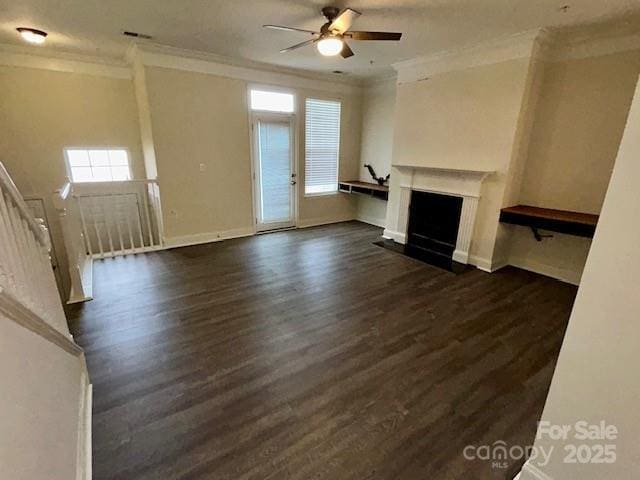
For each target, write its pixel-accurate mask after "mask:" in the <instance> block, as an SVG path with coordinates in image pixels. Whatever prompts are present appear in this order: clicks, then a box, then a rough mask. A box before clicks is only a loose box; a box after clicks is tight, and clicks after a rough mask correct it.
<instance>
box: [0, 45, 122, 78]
mask: <svg viewBox="0 0 640 480" xmlns="http://www.w3.org/2000/svg"><path fill="white" fill-rule="evenodd" d="M0 65H3V66H7V67H24V68H37V69H42V70H51V71H54V72H69V73H82V74H87V75H98V76H102V77H111V78H120V79H129V78H131V76H132V75H131V68H130V67H129V66H128V65H127V63H126V62H125V61H123V60H117V59H110V58H104V57H96V56H91V55H83V54H76V53H68V52H60V51H56V50H51V49H45V48H43V47H26V46H18V45H8V44H0Z"/></svg>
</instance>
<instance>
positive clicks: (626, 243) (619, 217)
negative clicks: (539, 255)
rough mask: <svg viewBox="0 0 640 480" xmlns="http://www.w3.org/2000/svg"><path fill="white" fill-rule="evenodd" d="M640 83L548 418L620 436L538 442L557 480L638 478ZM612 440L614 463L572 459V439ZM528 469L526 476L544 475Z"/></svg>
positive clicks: (552, 390) (545, 414)
mask: <svg viewBox="0 0 640 480" xmlns="http://www.w3.org/2000/svg"><path fill="white" fill-rule="evenodd" d="M638 178H640V84H639V86H638V88H637V89H636V94H635V100H634V102H633V106H632V107H631V112H630V114H629V121H628V124H627V127H626V130H625V133H624V137H623V140H622V144H621V146H620V151H619V153H618V155H617V161H616V163H615V167H614V170H613V177H612V178H611V183H610V185H609V189H608V191H607V194H606V198H605V201H604V206H603V208H602V215H601V217H600V223H599V224H598V228H597V231H596V235H595V237H594V240H593V246H592V248H591V252H590V253H589V258H588V260H587V265H586V267H585V270H584V275H583V279H582V283H581V285H580V289H579V290H578V296H577V298H576V302H575V305H574V308H573V312H572V314H571V319H570V320H569V326H568V328H567V332H566V335H565V339H564V342H563V345H562V349H561V351H560V356H559V358H558V363H557V366H556V370H555V373H554V376H553V380H552V382H551V388H550V391H549V395H548V397H547V402H546V405H545V408H544V412H543V415H542V420H543V421H545V422H550V423H551V424H556V425H574V424H575V422H577V421H580V420H585V421H587V422H589V423H591V424H599V422H600V421H603V420H604V421H605V422H606V424H609V425H614V426H615V427H616V428H617V430H618V432H619V433H618V437H617V438H616V439H615V440H604V441H593V442H592V441H584V440H575V439H574V437H573V433H574V432H575V431H572V432H570V435H569V438H568V440H566V441H553V440H551V439H550V438H549V437H547V436H545V437H543V438H541V439H539V440H537V441H536V446H537V447H544V448H545V449H546V450H547V451H548V449H549V448H550V447H553V448H554V449H555V450H554V453H553V455H552V457H551V462H550V463H549V464H548V465H546V466H539V465H537V464H536V462H535V461H533V462H530V464H532V465H533V466H534V467H539V468H538V470H540V471H542V473H544V474H545V475H546V476H545V477H544V478H552V479H557V480H561V479H562V480H564V479H566V480H578V479H579V480H596V479H603V478H607V479H614V478H615V479H618V480H626V479H629V480H631V479H635V478H638V465H640V451H639V450H638V438H640V416H638V399H639V398H640V376H638V375H637V372H636V370H635V368H634V366H635V365H636V364H637V357H638V350H639V349H640V323H639V322H638V312H640V297H639V296H638V278H640V254H639V253H638V245H639V244H640V190H639V189H638V185H637V183H638ZM582 443H585V444H587V445H593V444H613V445H615V448H616V455H617V459H616V461H615V462H614V463H611V464H594V463H587V464H580V463H574V464H570V463H565V462H564V461H563V459H564V457H565V454H566V452H565V451H564V447H565V445H566V444H578V445H579V444H582ZM531 470H533V469H529V468H528V467H525V471H524V472H523V474H522V476H521V479H520V480H535V479H538V478H542V476H541V475H536V473H537V472H536V471H535V470H533V471H531Z"/></svg>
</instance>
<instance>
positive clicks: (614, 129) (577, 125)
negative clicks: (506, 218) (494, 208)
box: [509, 50, 640, 284]
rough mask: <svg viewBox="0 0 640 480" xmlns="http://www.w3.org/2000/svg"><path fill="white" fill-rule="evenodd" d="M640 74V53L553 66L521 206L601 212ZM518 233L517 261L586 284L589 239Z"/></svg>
mask: <svg viewBox="0 0 640 480" xmlns="http://www.w3.org/2000/svg"><path fill="white" fill-rule="evenodd" d="M638 72H640V52H638V51H637V50H636V51H629V52H621V53H616V54H611V55H605V56H598V57H590V58H583V59H571V60H563V61H557V62H553V63H548V64H547V65H546V66H545V74H544V81H543V86H542V91H541V95H540V101H539V104H538V108H537V112H536V115H535V121H534V124H533V128H532V132H531V142H530V144H529V151H528V155H527V163H526V168H525V171H524V177H523V181H522V188H521V191H520V195H519V198H518V200H517V201H514V202H512V204H514V203H520V204H525V205H534V206H540V207H546V208H557V209H561V210H571V211H579V212H586V213H596V214H597V213H599V212H600V208H601V205H602V201H603V199H604V196H605V193H606V190H607V185H608V183H609V179H610V177H611V170H612V169H613V164H614V161H615V156H616V151H617V147H618V145H619V142H620V138H621V137H622V132H623V129H624V123H625V120H626V116H627V113H628V111H629V105H630V103H631V98H632V96H633V91H634V88H635V81H636V79H637V77H638ZM553 235H554V238H551V239H545V240H544V241H543V242H536V241H535V239H534V238H533V236H532V235H531V232H530V231H529V230H528V229H526V228H522V227H512V228H511V236H512V239H511V246H510V253H509V263H511V264H513V265H516V266H520V267H523V268H528V269H531V270H534V271H538V272H540V273H545V274H547V275H551V276H553V277H555V278H559V279H561V280H564V281H568V282H571V283H576V284H577V283H579V281H580V276H581V274H582V269H583V267H584V264H585V261H586V256H587V253H588V251H589V245H590V241H589V240H588V239H584V238H579V237H573V236H569V235H562V234H557V233H554V234H553Z"/></svg>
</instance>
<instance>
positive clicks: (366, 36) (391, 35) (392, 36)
mask: <svg viewBox="0 0 640 480" xmlns="http://www.w3.org/2000/svg"><path fill="white" fill-rule="evenodd" d="M344 36H345V37H350V38H353V39H354V40H396V41H397V40H400V38H401V37H402V33H397V32H347V33H345V34H344Z"/></svg>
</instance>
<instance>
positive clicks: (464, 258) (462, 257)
mask: <svg viewBox="0 0 640 480" xmlns="http://www.w3.org/2000/svg"><path fill="white" fill-rule="evenodd" d="M453 261H454V262H458V263H464V264H467V263H469V252H463V251H462V250H456V251H454V252H453Z"/></svg>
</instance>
